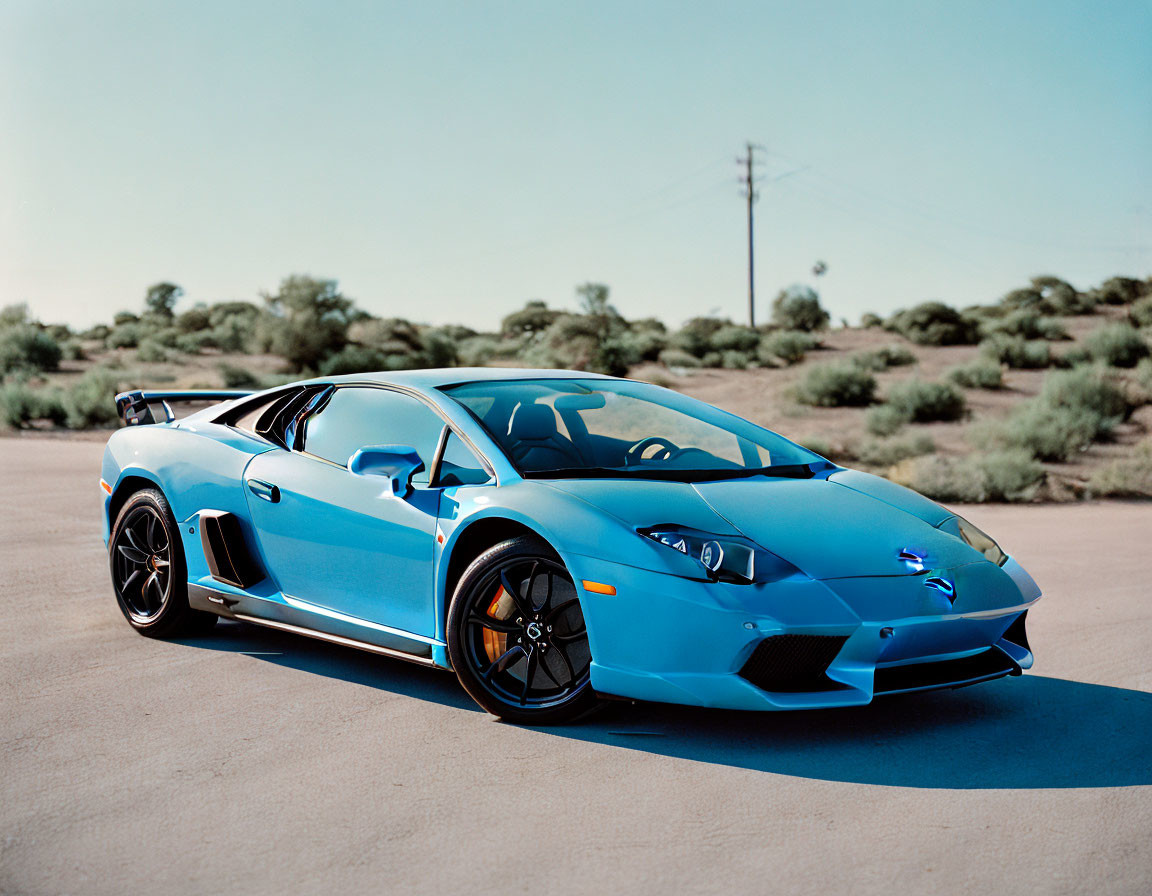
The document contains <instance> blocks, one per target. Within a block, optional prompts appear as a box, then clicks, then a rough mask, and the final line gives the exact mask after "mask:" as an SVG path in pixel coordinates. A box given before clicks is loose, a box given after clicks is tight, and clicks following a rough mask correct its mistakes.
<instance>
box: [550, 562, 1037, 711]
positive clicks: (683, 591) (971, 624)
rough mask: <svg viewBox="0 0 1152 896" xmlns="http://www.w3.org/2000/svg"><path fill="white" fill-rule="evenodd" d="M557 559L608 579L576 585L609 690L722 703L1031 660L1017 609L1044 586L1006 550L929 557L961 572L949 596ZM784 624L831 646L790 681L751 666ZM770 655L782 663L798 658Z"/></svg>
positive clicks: (828, 692)
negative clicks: (1001, 559) (816, 666)
mask: <svg viewBox="0 0 1152 896" xmlns="http://www.w3.org/2000/svg"><path fill="white" fill-rule="evenodd" d="M565 560H566V562H567V563H568V565H569V569H570V570H571V571H572V573H573V577H574V578H575V580H576V581H577V582H580V581H581V580H583V579H587V580H590V581H594V582H603V583H607V584H611V585H613V586H614V587H615V588H616V593H615V594H614V595H605V594H596V593H592V592H589V591H581V593H580V599H581V606H582V609H583V612H584V617H585V620H586V622H587V625H588V635H589V646H590V647H591V650H592V658H593V662H592V669H591V677H592V686H593V687H594V688H595V689H596V690H597V691H599V692H601V693H603V694H610V695H615V696H620V697H628V698H632V699H638V700H652V701H658V702H665V703H681V704H688V705H694V706H708V707H718V708H727V709H756V710H773V709H813V708H820V707H831V706H858V705H862V704H866V703H869V702H871V700H872V699H873V697H874V696H876V695H878V694H881V693H900V692H907V691H910V690H927V689H931V688H941V687H957V686H960V685H962V684H972V683H975V682H977V681H984V680H988V679H990V678H997V677H1000V676H1002V675H1009V674H1019V673H1020V671H1021V670H1023V669H1027V668H1029V667H1030V666H1031V665H1032V654H1031V652H1030V651H1029V648H1028V645H1027V638H1026V637H1025V636H1024V634H1023V632H1024V622H1023V617H1024V614H1025V612H1026V611H1027V609H1028V607H1029V606H1031V605H1032V604H1033V603H1034V602H1035V601H1036V600H1037V599H1038V598H1039V596H1040V593H1039V589H1037V588H1036V585H1035V583H1034V582H1033V581H1032V579H1031V578H1030V577H1029V576H1028V574H1027V573H1026V572H1024V570H1023V569H1021V568H1020V567H1019V565H1018V564H1016V563H1015V561H1012V560H1009V561H1008V563H1007V564H1005V566H1004V567H1003V568H1000V567H997V566H996V565H995V564H992V563H989V562H986V561H980V562H977V563H973V564H969V565H967V566H963V567H957V568H954V569H950V570H943V571H937V572H940V573H944V574H947V575H948V577H949V578H950V579H951V580H953V581H954V582H955V584H956V596H955V604H952V603H951V602H950V601H949V600H948V599H947V598H945V597H943V596H942V595H940V593H939V592H937V591H933V590H932V589H926V588H924V578H923V577H922V576H911V575H906V576H880V577H862V578H853V579H829V580H824V581H818V580H814V579H809V578H805V577H799V576H797V577H794V578H792V579H788V580H784V581H781V582H776V583H772V584H764V585H726V584H718V583H711V582H703V581H694V580H690V579H684V578H680V577H677V576H671V575H666V574H661V573H656V572H650V571H645V570H640V569H636V568H633V567H628V566H623V565H621V564H617V563H612V562H610V561H605V560H601V559H599V558H593V557H586V556H569V557H566V558H565ZM783 636H801V637H806V638H808V639H809V640H808V641H807V642H805V643H801V642H800V641H795V640H793V641H792V642H791V643H792V645H793V646H792V647H790V648H789V649H790V650H800V651H801V653H799V654H796V655H797V656H801V655H807V653H812V652H813V651H814V652H815V654H816V655H819V656H823V657H827V660H826V665H824V667H823V668H822V670H819V671H820V674H818V675H813V676H810V677H808V678H805V677H804V676H803V675H800V676H798V678H797V680H796V681H788V680H787V678H785V679H783V681H785V682H786V685H782V684H781V681H782V679H780V678H779V676H777V677H775V678H773V677H771V676H769V677H767V678H765V677H763V676H757V675H755V674H753V671H754V670H752V669H751V667H752V666H753V665H755V664H754V663H752V662H750V661H752V660H753V657H754V655H756V651H757V648H758V647H760V646H761V645H763V644H765V643H766V642H768V647H769V648H771V647H772V646H773V644H772V643H771V642H769V639H779V638H782V637H783ZM833 642H834V643H833ZM776 643H780V642H776ZM830 644H831V645H832V646H833V647H834V649H832V650H829V645H830ZM813 645H817V646H815V647H814V646H813ZM822 651H823V653H821V652H822ZM764 652H765V651H764V650H762V651H761V654H763V653H764ZM805 652H807V653H805ZM778 659H780V660H781V662H778V663H777V665H778V666H780V667H781V668H783V669H787V668H789V667H790V666H789V663H790V662H791V663H792V665H793V666H794V665H795V664H796V663H797V662H799V661H791V660H789V658H788V657H787V656H784V657H782V658H778ZM809 664H811V660H809ZM742 672H743V674H742ZM750 678H751V679H754V680H755V681H757V682H758V683H759V684H757V683H753V680H750Z"/></svg>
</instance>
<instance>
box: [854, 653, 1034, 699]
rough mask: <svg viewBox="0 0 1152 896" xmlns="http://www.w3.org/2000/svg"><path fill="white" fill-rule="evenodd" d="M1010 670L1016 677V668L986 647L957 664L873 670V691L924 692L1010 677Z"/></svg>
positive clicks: (915, 664)
mask: <svg viewBox="0 0 1152 896" xmlns="http://www.w3.org/2000/svg"><path fill="white" fill-rule="evenodd" d="M1013 670H1015V671H1016V672H1017V674H1019V670H1020V667H1019V666H1017V665H1016V664H1015V663H1014V662H1013V661H1012V660H1011V659H1010V658H1009V657H1008V655H1007V654H1005V653H1003V652H1001V651H999V650H997V649H996V648H995V647H990V648H988V649H987V650H985V651H984V652H983V653H978V654H976V655H975V656H966V657H963V658H961V659H958V660H942V661H940V662H935V663H910V664H908V665H906V666H889V667H887V668H885V669H877V670H876V678H875V682H874V686H873V687H874V690H875V693H876V694H892V693H899V692H900V691H927V690H932V689H933V688H947V687H959V686H960V685H964V684H975V683H976V682H978V681H985V680H987V679H989V678H999V677H1000V676H1002V675H1011V674H1012V672H1013Z"/></svg>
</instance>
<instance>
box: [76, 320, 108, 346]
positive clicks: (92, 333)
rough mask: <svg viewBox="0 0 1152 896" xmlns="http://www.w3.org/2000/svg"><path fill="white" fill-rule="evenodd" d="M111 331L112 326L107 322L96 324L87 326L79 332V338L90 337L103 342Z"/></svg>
mask: <svg viewBox="0 0 1152 896" xmlns="http://www.w3.org/2000/svg"><path fill="white" fill-rule="evenodd" d="M111 332H112V328H111V327H110V326H108V324H96V325H95V326H94V327H89V328H88V329H87V330H84V331H83V332H82V333H79V334H78V335H79V337H80V338H81V339H91V340H94V341H96V342H103V341H104V340H105V339H107V338H108V334H109V333H111Z"/></svg>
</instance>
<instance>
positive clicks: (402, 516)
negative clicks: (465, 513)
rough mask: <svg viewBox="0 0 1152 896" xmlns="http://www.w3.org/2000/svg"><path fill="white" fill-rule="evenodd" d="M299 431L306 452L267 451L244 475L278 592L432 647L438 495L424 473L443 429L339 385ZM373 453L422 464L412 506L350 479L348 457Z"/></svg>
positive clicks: (369, 392)
mask: <svg viewBox="0 0 1152 896" xmlns="http://www.w3.org/2000/svg"><path fill="white" fill-rule="evenodd" d="M301 425H302V427H303V430H302V432H301V433H300V434H298V436H297V438H296V439H295V441H296V442H297V444H298V445H299V450H285V449H281V450H278V451H269V452H267V453H266V454H263V455H261V456H259V457H256V458H254V459H253V461H252V463H250V464H249V465H248V468H247V470H246V471H245V485H246V487H245V491H246V494H247V500H248V505H249V508H250V510H251V517H252V523H253V527H254V529H255V533H256V539H257V541H258V542H259V545H260V550H261V552H262V553H263V556H264V559H265V562H266V564H267V567H268V569H269V571H270V572H271V574H272V577H273V578H274V579H275V580H276V582H277V584H278V585H279V587H280V590H281V591H283V592H284V594H285V595H286V596H288V597H291V598H294V599H296V600H297V601H303V602H305V603H306V604H311V605H314V606H315V607H318V608H320V610H319V612H323V611H330V612H335V613H339V614H343V615H347V616H352V617H355V618H357V619H361V620H365V621H367V622H372V623H377V624H381V625H387V626H389V627H392V628H397V629H401V630H403V631H406V632H411V633H413V634H417V635H422V636H425V637H432V636H434V634H435V614H434V609H433V607H434V602H433V591H434V587H433V570H432V560H433V543H434V539H435V533H436V517H437V512H438V508H439V492H438V491H436V490H433V489H430V488H429V487H428V469H429V468H430V467H431V465H432V462H433V456H434V455H435V452H436V447H437V444H438V442H439V439H440V434H441V432H442V431H443V429H444V425H445V424H444V421H443V419H441V417H440V416H439V414H437V413H436V411H434V410H433V409H432V408H431V407H430V406H428V405H427V404H425V403H424V402H423V401H421V400H420V399H418V398H415V397H414V396H412V395H409V394H405V393H402V392H399V391H395V390H391V389H387V388H377V387H370V386H341V387H339V388H337V389H336V390H335V391H334V392H333V393H332V395H331V397H330V398H329V399H327V402H326V403H325V404H323V405H322V406H321V408H320V409H319V410H318V411H314V412H313V413H311V414H310V415H308V416H307V417H305V418H304V420H303V422H302V424H301ZM301 440H302V445H301V444H300V442H301ZM291 443H292V442H291V441H289V444H291ZM376 445H408V446H410V447H412V448H415V449H416V452H417V453H418V454H419V455H420V458H421V459H422V460H423V461H424V468H423V470H422V471H420V472H418V473H416V474H415V475H414V476H413V479H412V484H413V488H412V489H411V490H410V491H409V492H408V494H407V495H406V496H403V497H399V496H396V495H394V494H393V493H392V490H391V489H390V488H385V481H384V480H382V479H381V478H380V477H376V476H370V475H369V476H365V475H358V474H354V473H351V472H349V470H348V460H349V458H350V457H351V456H352V455H353V454H354V453H355V452H356V451H357V450H359V449H361V448H365V447H369V446H376Z"/></svg>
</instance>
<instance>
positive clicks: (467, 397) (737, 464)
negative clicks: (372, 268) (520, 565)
mask: <svg viewBox="0 0 1152 896" xmlns="http://www.w3.org/2000/svg"><path fill="white" fill-rule="evenodd" d="M442 391H443V392H445V393H446V394H447V395H449V396H450V397H452V398H453V399H455V400H456V401H457V402H459V403H460V404H461V405H463V406H464V407H465V408H466V409H467V410H468V411H469V412H470V413H471V414H472V415H473V416H474V417H475V418H476V419H477V420H478V421H479V422H480V424H481V425H482V426H483V427H484V428H485V429H486V430H487V431H488V434H489V435H490V436H492V438H493V439H494V440H495V442H496V443H497V444H498V445H499V446H500V447H501V449H503V451H504V453H505V454H506V455H507V456H508V458H509V460H511V461H512V463H513V464H515V465H516V467H517V469H519V470H520V472H521V473H522V474H523V475H525V476H527V477H529V478H577V477H590V476H608V477H628V478H651V479H679V480H684V481H690V480H696V479H716V478H735V477H740V476H748V475H753V474H755V473H759V472H770V473H772V474H774V475H785V476H788V475H791V476H801V475H802V476H808V475H811V471H810V470H809V469H808V467H807V466H806V465H807V464H811V463H815V462H817V461H820V460H821V458H820V457H819V456H817V455H815V454H813V453H812V452H811V451H808V450H806V449H804V448H801V447H800V446H799V445H796V444H794V443H792V442H789V441H788V440H787V439H785V438H783V437H782V436H778V435H776V434H775V433H773V432H769V431H768V430H766V429H761V428H760V427H759V426H755V425H754V424H752V423H749V422H748V421H747V420H742V419H740V418H739V417H735V416H733V415H732V414H728V413H725V412H724V411H721V410H719V409H717V408H714V407H712V406H711V405H707V404H704V403H703V402H700V401H696V400H694V399H691V398H687V397H686V396H684V395H680V394H679V393H677V392H673V391H671V390H669V389H662V388H660V387H658V386H651V385H648V384H647V383H637V382H631V381H628V380H598V379H587V380H584V379H543V380H527V379H526V380H493V381H487V382H475V383H463V384H460V385H457V386H448V387H445V388H444V389H442Z"/></svg>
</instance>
